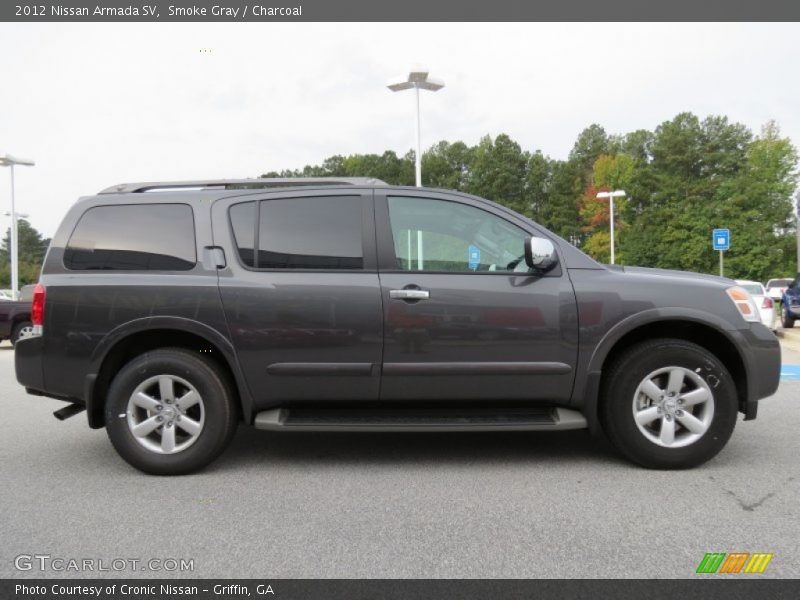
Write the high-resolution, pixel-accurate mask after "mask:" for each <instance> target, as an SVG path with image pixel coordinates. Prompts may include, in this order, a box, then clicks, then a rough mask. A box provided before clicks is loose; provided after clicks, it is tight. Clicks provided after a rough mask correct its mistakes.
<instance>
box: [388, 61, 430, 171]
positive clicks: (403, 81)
mask: <svg viewBox="0 0 800 600" xmlns="http://www.w3.org/2000/svg"><path fill="white" fill-rule="evenodd" d="M386 87H388V88H389V89H390V90H392V91H393V92H402V91H403V90H411V89H413V90H414V95H415V100H416V106H417V109H416V132H417V139H416V141H417V152H416V165H415V166H416V182H417V187H422V151H421V148H420V146H421V141H420V124H419V91H420V90H428V91H430V92H438V91H439V90H440V89H442V88H443V87H444V81H442V80H441V79H436V78H435V77H431V76H430V75H429V74H428V70H427V69H421V68H416V69H413V70H412V71H411V72H409V74H408V75H407V76H403V75H400V76H398V77H395V78H393V79H392V80H391V81H389V83H388V84H387V86H386Z"/></svg>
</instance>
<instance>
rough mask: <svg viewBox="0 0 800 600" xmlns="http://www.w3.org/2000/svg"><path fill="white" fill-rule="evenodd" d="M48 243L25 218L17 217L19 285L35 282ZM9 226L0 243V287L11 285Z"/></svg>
mask: <svg viewBox="0 0 800 600" xmlns="http://www.w3.org/2000/svg"><path fill="white" fill-rule="evenodd" d="M49 245H50V239H49V238H43V237H42V234H41V233H39V232H38V231H37V230H36V229H34V228H33V227H32V226H31V224H30V223H29V222H28V221H27V220H26V219H17V250H18V258H17V263H18V265H19V282H20V285H27V284H29V283H36V282H37V281H38V280H39V271H40V270H41V267H42V261H43V260H44V255H45V253H46V252H47V247H48V246H49ZM10 248H11V228H8V229H7V230H6V234H5V236H4V237H3V241H2V244H0V287H9V286H10V285H11V251H10Z"/></svg>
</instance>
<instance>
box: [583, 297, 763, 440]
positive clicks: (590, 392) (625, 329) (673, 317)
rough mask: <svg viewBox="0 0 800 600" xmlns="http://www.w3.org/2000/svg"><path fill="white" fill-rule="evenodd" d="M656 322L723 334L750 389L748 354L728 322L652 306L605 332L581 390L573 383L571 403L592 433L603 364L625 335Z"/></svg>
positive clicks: (595, 427) (693, 311)
mask: <svg viewBox="0 0 800 600" xmlns="http://www.w3.org/2000/svg"><path fill="white" fill-rule="evenodd" d="M659 321H687V322H692V323H697V324H698V325H703V326H705V327H710V328H712V329H714V330H715V331H716V332H718V333H720V334H722V335H723V336H724V337H725V338H726V339H727V340H728V341H729V342H730V343H731V345H732V346H733V347H734V348H736V352H737V353H738V354H739V357H740V358H741V360H742V364H744V365H745V377H746V378H747V382H748V390H749V387H750V382H751V381H752V378H751V377H750V373H749V371H748V369H749V365H750V361H749V360H747V357H745V356H742V348H741V345H740V344H739V342H738V339H737V333H736V331H737V330H736V329H735V328H733V327H731V325H730V323H728V322H727V321H725V320H724V319H722V318H720V317H718V316H717V315H715V314H713V313H709V312H706V311H702V310H697V309H693V308H682V307H666V308H651V309H648V310H644V311H641V312H638V313H636V314H633V315H630V316H628V317H626V318H624V319H623V320H621V321H619V322H618V323H616V324H615V325H614V326H613V327H611V329H609V330H608V331H607V332H606V334H605V335H604V336H603V338H602V339H601V340H600V342H599V343H598V344H597V345H596V346H595V348H594V352H593V353H592V355H591V357H590V358H589V361H588V365H587V367H586V371H585V373H586V377H585V379H584V381H585V382H586V383H585V385H584V386H583V389H580V386H578V385H576V386H575V389H574V390H573V399H572V400H573V405H574V404H579V405H581V406H582V411H583V413H584V415H585V416H586V419H587V421H588V422H589V429H590V430H591V431H592V432H593V433H595V432H596V431H598V430H599V424H598V421H597V404H598V400H599V397H600V378H601V376H602V370H603V363H604V362H605V360H606V358H607V357H608V355H609V353H610V352H611V350H612V349H613V348H614V346H615V345H616V344H617V342H619V341H620V340H621V339H622V338H623V337H624V336H626V335H627V334H628V333H630V332H632V331H634V330H636V329H638V328H640V327H643V326H645V325H650V324H653V323H657V322H659ZM576 381H580V378H579V377H578V378H576Z"/></svg>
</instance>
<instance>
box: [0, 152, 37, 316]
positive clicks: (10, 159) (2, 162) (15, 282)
mask: <svg viewBox="0 0 800 600" xmlns="http://www.w3.org/2000/svg"><path fill="white" fill-rule="evenodd" d="M35 164H36V163H34V162H33V161H32V160H27V159H24V158H17V157H14V156H11V155H10V154H6V155H3V156H0V167H10V168H11V240H10V241H11V295H12V297H13V298H14V300H16V299H17V298H18V297H19V294H18V292H19V265H18V264H17V210H16V206H15V204H14V167H15V166H16V165H22V166H25V167H32V166H34V165H35Z"/></svg>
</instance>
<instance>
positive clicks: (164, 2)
mask: <svg viewBox="0 0 800 600" xmlns="http://www.w3.org/2000/svg"><path fill="white" fill-rule="evenodd" d="M798 20H800V2H798V1H797V0H759V1H758V2H754V1H753V0H602V1H601V0H547V1H542V0H538V1H537V0H399V1H397V2H384V1H378V0H195V1H194V2H192V1H188V2H187V1H186V0H142V1H140V2H139V1H136V0H95V1H86V0H61V1H59V0H31V1H22V0H3V2H0V21H12V22H62V23H67V22H90V21H142V22H157V21H158V22H167V21H171V22H178V21H184V22H192V21H194V22H200V21H216V22H248V21H250V22H256V21H257V22H283V23H285V22H298V21H301V22H302V21H317V22H319V21H334V22H336V21H338V22H344V21H409V22H413V21H441V22H446V21H462V22H468V21H472V22H478V21H494V22H499V21H576V22H577V21H595V22H596V21H601V22H602V21H606V22H610V21H717V22H719V21H761V22H765V21H798Z"/></svg>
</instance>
